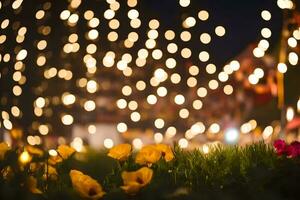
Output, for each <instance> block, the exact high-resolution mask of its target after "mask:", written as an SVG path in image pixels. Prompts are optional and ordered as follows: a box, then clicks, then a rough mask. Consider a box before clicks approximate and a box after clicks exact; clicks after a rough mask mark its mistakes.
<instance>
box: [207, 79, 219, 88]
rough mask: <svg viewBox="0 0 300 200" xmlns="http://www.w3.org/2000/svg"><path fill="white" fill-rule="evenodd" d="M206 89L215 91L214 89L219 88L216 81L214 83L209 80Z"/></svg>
mask: <svg viewBox="0 0 300 200" xmlns="http://www.w3.org/2000/svg"><path fill="white" fill-rule="evenodd" d="M208 87H209V88H210V89H212V90H215V89H217V88H218V87H219V82H218V81H216V80H214V79H213V80H210V81H209V82H208Z"/></svg>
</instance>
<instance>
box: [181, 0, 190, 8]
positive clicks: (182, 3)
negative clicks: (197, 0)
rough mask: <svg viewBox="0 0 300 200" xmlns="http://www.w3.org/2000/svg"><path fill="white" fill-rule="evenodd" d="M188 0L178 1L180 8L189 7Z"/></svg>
mask: <svg viewBox="0 0 300 200" xmlns="http://www.w3.org/2000/svg"><path fill="white" fill-rule="evenodd" d="M190 3H191V2H190V0H179V5H180V6H181V7H188V6H189V5H190Z"/></svg>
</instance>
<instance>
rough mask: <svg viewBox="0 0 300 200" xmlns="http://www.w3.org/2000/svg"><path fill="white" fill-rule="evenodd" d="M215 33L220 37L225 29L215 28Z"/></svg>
mask: <svg viewBox="0 0 300 200" xmlns="http://www.w3.org/2000/svg"><path fill="white" fill-rule="evenodd" d="M215 33H216V35H217V36H219V37H222V36H224V35H225V33H226V30H225V28H224V27H223V26H217V27H216V28H215Z"/></svg>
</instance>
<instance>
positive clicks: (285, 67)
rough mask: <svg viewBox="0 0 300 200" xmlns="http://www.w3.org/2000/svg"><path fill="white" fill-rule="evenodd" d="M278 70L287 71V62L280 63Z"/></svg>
mask: <svg viewBox="0 0 300 200" xmlns="http://www.w3.org/2000/svg"><path fill="white" fill-rule="evenodd" d="M277 70H278V71H279V72H280V73H282V74H284V73H286V72H287V66H286V64H285V63H278V65H277Z"/></svg>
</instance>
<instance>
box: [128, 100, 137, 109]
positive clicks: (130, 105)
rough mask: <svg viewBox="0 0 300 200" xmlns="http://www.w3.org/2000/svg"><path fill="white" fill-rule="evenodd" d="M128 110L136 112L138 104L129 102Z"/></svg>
mask: <svg viewBox="0 0 300 200" xmlns="http://www.w3.org/2000/svg"><path fill="white" fill-rule="evenodd" d="M128 108H129V110H136V109H137V108H138V103H137V102H136V101H130V102H129V103H128Z"/></svg>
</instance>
